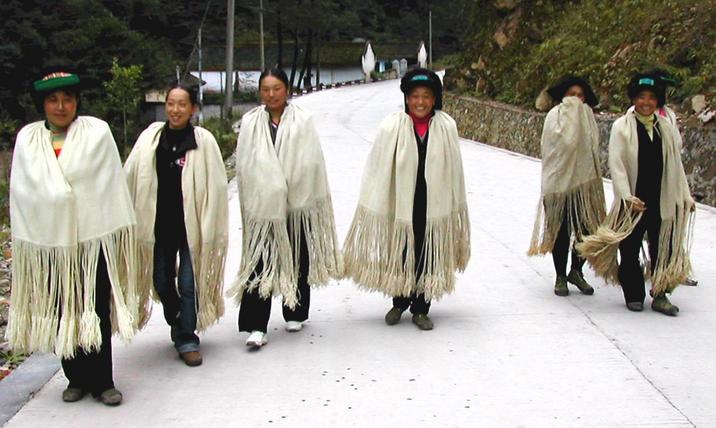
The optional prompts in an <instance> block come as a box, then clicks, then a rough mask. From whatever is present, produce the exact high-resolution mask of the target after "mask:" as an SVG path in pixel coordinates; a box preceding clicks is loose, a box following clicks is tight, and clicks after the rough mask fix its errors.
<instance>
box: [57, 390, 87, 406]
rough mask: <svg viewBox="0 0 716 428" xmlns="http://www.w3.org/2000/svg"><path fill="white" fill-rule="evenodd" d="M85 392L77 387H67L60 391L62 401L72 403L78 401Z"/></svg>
mask: <svg viewBox="0 0 716 428" xmlns="http://www.w3.org/2000/svg"><path fill="white" fill-rule="evenodd" d="M85 394H86V392H84V391H82V390H81V389H79V388H70V387H67V389H65V390H64V391H62V401H64V402H65V403H74V402H75V401H80V400H81V399H82V397H84V396H85Z"/></svg>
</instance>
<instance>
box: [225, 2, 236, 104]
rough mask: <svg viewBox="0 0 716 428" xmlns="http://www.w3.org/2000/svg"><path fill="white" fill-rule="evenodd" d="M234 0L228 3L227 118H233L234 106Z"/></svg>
mask: <svg viewBox="0 0 716 428" xmlns="http://www.w3.org/2000/svg"><path fill="white" fill-rule="evenodd" d="M233 77H234V0H227V2H226V86H225V87H226V94H225V97H226V98H225V99H224V112H225V117H226V118H231V109H232V107H233V105H234V99H233V98H234V97H233V96H234V79H233Z"/></svg>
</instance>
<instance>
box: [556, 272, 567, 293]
mask: <svg viewBox="0 0 716 428" xmlns="http://www.w3.org/2000/svg"><path fill="white" fill-rule="evenodd" d="M554 294H556V295H558V296H568V295H569V289H568V288H567V277H566V276H562V275H557V280H556V281H555V282H554Z"/></svg>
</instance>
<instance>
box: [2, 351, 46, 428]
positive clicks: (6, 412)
mask: <svg viewBox="0 0 716 428" xmlns="http://www.w3.org/2000/svg"><path fill="white" fill-rule="evenodd" d="M59 368H60V362H59V360H58V358H57V357H56V356H55V355H53V354H32V355H30V357H28V358H27V360H25V361H24V362H23V363H22V364H20V365H19V366H18V367H17V368H16V369H15V370H13V371H12V373H10V374H9V375H8V376H7V377H6V378H5V379H3V380H2V382H0V426H3V425H5V424H6V423H7V422H8V421H9V420H10V419H12V417H13V416H15V414H16V413H17V412H18V411H19V410H20V409H21V408H22V407H23V406H24V405H25V404H26V403H27V402H28V401H30V399H31V398H32V397H33V396H34V395H35V393H36V392H37V391H39V390H40V389H42V387H43V386H45V384H46V383H47V382H48V381H49V380H50V378H52V376H54V375H55V373H57V370H59Z"/></svg>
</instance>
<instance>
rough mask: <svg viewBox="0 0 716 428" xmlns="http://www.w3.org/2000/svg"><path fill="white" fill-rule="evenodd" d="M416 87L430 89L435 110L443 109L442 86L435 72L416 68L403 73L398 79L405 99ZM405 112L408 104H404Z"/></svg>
mask: <svg viewBox="0 0 716 428" xmlns="http://www.w3.org/2000/svg"><path fill="white" fill-rule="evenodd" d="M418 86H424V87H426V88H430V89H431V90H432V91H433V95H435V107H433V108H434V109H435V110H442V109H443V84H442V82H441V81H440V78H439V77H438V75H437V74H435V72H433V71H430V70H428V69H425V68H416V69H413V70H410V71H409V72H407V73H405V76H403V78H402V79H400V90H401V91H402V92H403V94H404V95H405V96H406V97H407V96H408V95H409V94H410V91H412V90H413V89H415V88H417V87H418ZM405 111H406V113H407V111H408V104H407V103H406V104H405Z"/></svg>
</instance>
